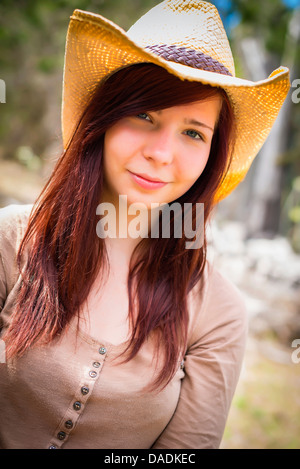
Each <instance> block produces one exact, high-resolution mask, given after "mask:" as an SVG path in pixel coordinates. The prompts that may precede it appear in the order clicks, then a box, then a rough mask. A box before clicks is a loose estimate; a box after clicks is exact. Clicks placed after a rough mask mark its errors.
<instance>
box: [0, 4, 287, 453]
mask: <svg viewBox="0 0 300 469" xmlns="http://www.w3.org/2000/svg"><path fill="white" fill-rule="evenodd" d="M178 13H179V14H178ZM288 88H289V82H288V71H287V70H286V69H284V68H283V67H282V68H280V69H278V70H277V71H275V72H273V74H272V75H271V76H270V77H269V78H268V79H266V80H265V81H263V82H259V83H258V84H253V83H251V82H247V81H245V80H241V79H238V78H235V77H234V67H233V62H232V57H231V52H230V48H229V44H228V41H227V38H226V35H225V32H224V30H223V27H222V24H221V20H220V18H219V16H218V13H217V10H216V9H215V7H213V6H212V5H211V4H208V3H206V2H197V3H195V2H192V1H191V2H189V1H170V0H166V1H164V2H163V3H161V4H159V5H157V6H156V7H155V8H154V9H152V10H150V12H148V13H147V14H146V15H145V16H144V17H142V18H141V19H140V20H139V21H138V22H137V23H136V24H135V25H134V26H133V27H132V28H131V29H130V30H129V32H128V33H127V34H126V33H125V32H124V31H122V30H121V29H120V28H119V27H118V26H116V25H114V24H113V23H111V22H109V21H108V20H106V19H105V18H103V17H101V16H99V15H94V14H92V13H88V12H82V11H79V10H76V11H75V12H74V15H73V17H72V18H71V23H70V26H69V31H68V38H67V46H66V61H65V70H64V91H63V114H62V119H63V141H64V153H63V155H62V156H61V158H60V159H59V161H58V163H57V165H56V167H55V169H54V171H53V174H52V176H51V178H50V180H49V182H48V183H47V185H46V187H45V188H44V190H43V192H42V194H41V195H40V197H39V199H38V200H37V202H36V203H35V204H34V206H33V208H32V207H31V206H26V207H22V206H10V207H6V208H4V209H2V210H1V212H0V213H1V231H0V248H1V251H0V252H1V263H0V307H1V308H2V311H1V315H0V317H1V329H2V331H1V334H2V335H1V338H2V346H3V348H4V346H5V349H6V350H5V359H3V360H2V361H3V363H2V365H0V366H1V368H0V382H1V389H0V393H1V399H2V404H3V411H2V413H1V423H0V445H1V447H2V448H51V449H56V448H118V449H120V448H193V449H195V448H217V447H219V445H220V441H221V438H222V434H223V431H224V426H225V423H226V418H227V415H228V411H229V407H230V403H231V400H232V396H233V394H234V390H235V387H236V384H237V380H238V376H239V372H240V368H241V363H242V359H243V353H244V348H245V336H246V329H247V326H246V313H245V306H244V302H243V299H242V298H241V295H240V293H239V292H238V291H237V289H236V288H235V287H234V286H233V285H232V284H231V283H230V282H229V281H228V280H226V279H225V278H224V277H223V276H222V275H221V274H220V273H219V272H218V271H217V270H216V269H215V268H214V267H213V266H212V265H211V264H209V263H208V262H207V261H206V242H205V225H206V223H207V221H208V220H209V217H210V215H211V213H212V209H213V207H214V206H215V205H216V203H217V202H218V201H219V200H221V199H222V198H224V197H225V196H226V195H228V193H229V192H231V191H232V190H233V189H234V188H235V187H236V185H237V184H238V183H239V182H240V181H241V180H242V179H243V177H244V176H245V174H246V172H247V170H248V168H249V166H250V164H251V161H252V160H253V158H254V156H255V154H256V153H257V151H258V149H259V148H260V146H261V145H262V144H263V141H264V140H265V138H266V136H267V133H268V131H269V130H270V128H271V126H272V124H273V122H274V120H275V118H276V115H277V113H278V111H279V109H280V106H281V105H282V103H283V101H284V98H285V96H286V94H287V91H288ZM254 104H255V106H254ZM173 204H176V207H180V208H181V210H179V211H178V210H177V212H176V210H169V211H168V209H170V208H171V207H172V206H175V205H173ZM187 206H188V207H189V208H190V210H191V212H189V215H188V214H187V213H186V212H185V211H184V208H185V207H187ZM199 206H200V207H202V208H203V223H198V222H199V217H198V212H197V209H198V208H199ZM160 208H162V210H160ZM138 209H139V217H138V215H137V213H138ZM107 212H110V213H108V214H107ZM165 213H168V215H169V219H168V223H167V228H168V229H169V231H168V233H167V235H165V232H164V228H166V221H165V220H166V219H165V218H164V214H165ZM137 217H138V222H137ZM188 217H190V220H192V221H193V227H195V225H196V227H197V228H198V229H197V230H195V229H194V231H193V230H191V231H190V232H188V233H187V232H186V230H185V229H183V228H185V227H186V226H187V225H188V223H187V220H186V219H187V218H188ZM103 220H104V221H103ZM200 221H201V217H200ZM109 225H110V227H109V229H107V228H108V226H109ZM202 225H203V227H204V231H203V230H202V228H203V227H202ZM132 227H134V229H133V228H132ZM179 228H181V229H182V230H181V236H180V237H178V236H177V231H178V229H179ZM191 233H192V236H190V234H191ZM199 234H200V235H201V243H199V242H197V243H196V241H199V238H198V235H199ZM187 241H189V243H190V244H187ZM193 242H194V243H196V245H193ZM191 245H192V246H191ZM16 256H17V262H15V258H16Z"/></svg>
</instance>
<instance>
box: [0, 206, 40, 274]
mask: <svg viewBox="0 0 300 469" xmlns="http://www.w3.org/2000/svg"><path fill="white" fill-rule="evenodd" d="M32 207H33V206H32V205H8V206H6V207H3V208H0V263H1V269H2V270H3V271H4V273H5V276H6V279H7V282H8V283H13V282H14V280H15V277H16V275H17V272H18V269H17V262H16V258H17V253H18V249H19V246H20V243H21V241H22V238H23V236H24V234H25V231H26V228H27V225H28V221H29V216H30V213H31V210H32ZM3 275H4V274H3Z"/></svg>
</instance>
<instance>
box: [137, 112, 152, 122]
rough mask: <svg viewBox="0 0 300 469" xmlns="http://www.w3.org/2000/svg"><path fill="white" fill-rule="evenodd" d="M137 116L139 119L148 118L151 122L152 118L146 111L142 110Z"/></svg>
mask: <svg viewBox="0 0 300 469" xmlns="http://www.w3.org/2000/svg"><path fill="white" fill-rule="evenodd" d="M137 117H138V118H139V119H143V120H147V121H150V122H151V119H150V117H149V116H148V114H147V113H146V112H141V113H140V114H138V115H137Z"/></svg>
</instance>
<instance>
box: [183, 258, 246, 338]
mask: <svg viewBox="0 0 300 469" xmlns="http://www.w3.org/2000/svg"><path fill="white" fill-rule="evenodd" d="M190 314H191V321H190V324H191V327H190V341H191V342H193V341H195V340H197V339H198V338H199V336H202V337H203V336H205V335H206V334H216V335H219V334H224V333H226V334H233V335H234V334H238V335H240V336H241V337H245V335H246V333H247V329H248V314H247V308H246V302H245V299H244V297H243V295H242V293H241V291H240V290H239V289H238V288H237V286H236V285H234V284H233V283H232V282H231V281H230V280H229V279H228V278H226V277H225V275H224V274H223V273H221V272H220V271H219V270H218V269H217V268H216V267H215V266H214V265H213V264H212V263H210V262H207V263H206V266H205V270H204V273H203V278H202V280H201V282H200V284H199V285H196V287H195V288H194V289H193V290H192V292H191V295H190Z"/></svg>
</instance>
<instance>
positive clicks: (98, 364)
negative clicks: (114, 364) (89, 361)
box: [93, 362, 101, 368]
mask: <svg viewBox="0 0 300 469" xmlns="http://www.w3.org/2000/svg"><path fill="white" fill-rule="evenodd" d="M100 366H101V363H99V362H94V363H93V367H94V368H100Z"/></svg>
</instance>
